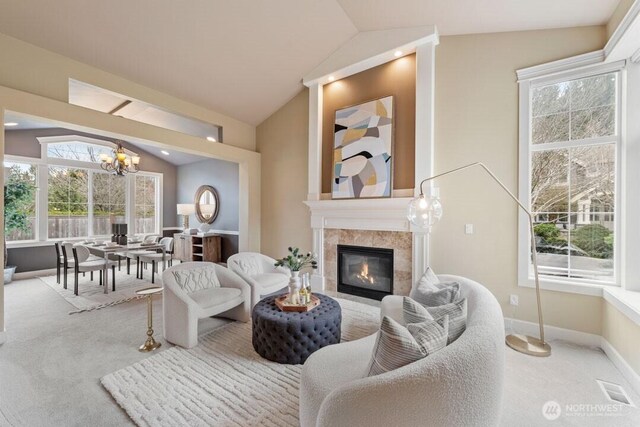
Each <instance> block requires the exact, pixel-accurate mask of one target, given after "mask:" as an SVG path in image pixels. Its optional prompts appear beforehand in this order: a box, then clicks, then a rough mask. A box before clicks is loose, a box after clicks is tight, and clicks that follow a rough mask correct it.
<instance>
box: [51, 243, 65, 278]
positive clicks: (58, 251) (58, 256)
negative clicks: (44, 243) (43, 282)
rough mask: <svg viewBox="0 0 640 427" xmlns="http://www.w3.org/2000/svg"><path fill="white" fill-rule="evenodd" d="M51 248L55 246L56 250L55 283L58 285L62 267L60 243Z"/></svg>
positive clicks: (62, 259)
mask: <svg viewBox="0 0 640 427" xmlns="http://www.w3.org/2000/svg"><path fill="white" fill-rule="evenodd" d="M53 246H55V248H56V283H57V284H60V279H61V277H62V267H63V266H64V257H63V256H62V249H61V248H60V243H59V242H55V243H54V244H53Z"/></svg>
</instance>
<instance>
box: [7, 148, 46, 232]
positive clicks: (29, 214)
mask: <svg viewBox="0 0 640 427" xmlns="http://www.w3.org/2000/svg"><path fill="white" fill-rule="evenodd" d="M4 167H5V171H6V175H5V176H6V183H5V186H6V189H5V206H6V209H5V230H6V231H7V232H6V234H5V238H6V239H7V241H8V242H20V241H30V240H36V238H37V233H38V225H37V222H36V209H37V200H38V197H37V174H38V169H37V168H36V166H34V165H32V164H29V163H24V162H11V161H8V162H4ZM6 199H11V200H10V203H7V200H6Z"/></svg>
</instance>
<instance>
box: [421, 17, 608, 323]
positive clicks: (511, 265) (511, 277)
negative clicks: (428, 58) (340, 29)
mask: <svg viewBox="0 0 640 427" xmlns="http://www.w3.org/2000/svg"><path fill="white" fill-rule="evenodd" d="M605 36H606V35H605V28H604V27H583V28H573V29H560V30H546V31H528V32H517V33H500V34H484V35H471V36H454V37H442V38H441V43H440V46H438V47H437V49H436V109H435V119H436V122H435V123H436V128H435V140H436V148H435V156H436V158H435V165H436V173H437V172H440V171H445V170H448V169H451V168H454V167H457V166H460V165H464V164H466V163H471V162H476V161H482V162H484V163H486V164H487V166H488V167H489V168H490V169H492V170H493V171H494V172H495V173H496V175H497V176H498V177H499V178H500V179H502V180H503V181H504V182H505V184H506V185H507V186H508V187H509V188H511V189H513V190H514V191H516V190H517V188H518V84H517V82H516V75H515V70H517V69H519V68H523V67H528V66H532V65H536V64H541V63H544V62H548V61H553V60H557V59H561V58H565V57H568V56H572V55H577V54H581V53H586V52H590V51H593V50H597V49H601V48H602V47H603V46H604V44H605V41H606V39H605ZM436 185H437V186H439V187H440V191H441V197H442V203H443V206H444V210H445V212H444V215H443V217H442V220H441V221H440V223H439V224H438V225H437V226H436V227H434V232H433V236H432V241H431V248H432V250H431V264H432V266H433V267H434V269H435V271H437V272H446V273H455V274H461V275H463V276H467V277H471V278H473V279H476V280H477V281H479V282H480V283H482V284H484V285H485V286H487V288H489V289H490V290H491V291H492V292H493V293H494V295H495V296H496V297H497V298H498V301H499V302H500V304H501V305H502V308H503V311H504V314H505V316H506V317H513V318H516V319H521V320H527V321H536V320H537V318H536V304H535V293H534V291H533V290H532V289H528V288H522V287H518V286H517V277H518V276H517V252H518V246H517V243H518V242H517V220H518V211H517V207H516V206H515V205H514V203H513V201H512V200H510V199H509V198H508V197H507V196H506V195H505V194H503V193H502V192H501V191H500V190H499V188H498V187H497V186H496V185H495V183H493V182H492V181H491V180H490V178H488V176H486V175H484V174H483V173H482V171H481V170H471V171H467V172H464V173H462V174H460V175H457V176H450V177H446V178H443V179H441V180H439V181H438V183H437V184H436ZM467 223H470V224H474V226H475V233H474V234H473V235H466V234H464V225H465V224H467ZM510 294H516V295H518V296H519V299H520V305H519V307H518V308H517V309H515V310H514V309H513V307H512V306H510V305H509V304H508V301H509V295H510ZM542 303H543V308H544V316H545V323H547V324H550V325H554V326H559V327H563V328H569V329H575V330H578V331H583V332H589V333H594V334H600V333H601V325H602V307H601V298H599V297H591V296H583V295H576V294H569V293H561V292H550V291H545V292H543V293H542Z"/></svg>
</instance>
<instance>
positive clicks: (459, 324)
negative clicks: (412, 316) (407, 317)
mask: <svg viewBox="0 0 640 427" xmlns="http://www.w3.org/2000/svg"><path fill="white" fill-rule="evenodd" d="M427 311H428V312H429V314H431V316H432V317H433V319H434V320H435V321H436V322H438V323H439V324H440V325H442V326H443V327H444V326H445V325H447V324H448V330H449V339H448V341H447V345H449V344H451V343H452V342H454V341H455V340H457V339H458V338H459V337H460V335H462V333H463V332H464V331H465V329H467V299H466V298H462V299H460V300H458V301H456V302H453V303H451V304H445V305H441V306H439V307H427Z"/></svg>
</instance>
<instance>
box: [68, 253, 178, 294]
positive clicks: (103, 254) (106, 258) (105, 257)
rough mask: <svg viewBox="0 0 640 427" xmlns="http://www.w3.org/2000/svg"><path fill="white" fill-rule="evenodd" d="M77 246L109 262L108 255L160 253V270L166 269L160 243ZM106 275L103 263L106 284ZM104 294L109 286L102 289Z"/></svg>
mask: <svg viewBox="0 0 640 427" xmlns="http://www.w3.org/2000/svg"><path fill="white" fill-rule="evenodd" d="M77 245H82V246H84V247H86V248H87V249H89V252H90V253H91V254H92V255H94V256H97V257H100V258H104V259H105V260H107V261H109V255H111V254H114V253H116V252H133V251H142V250H145V251H158V250H161V251H162V269H163V270H164V269H166V268H167V261H166V249H165V246H164V245H161V244H160V243H142V242H130V243H127V244H126V245H107V244H106V243H104V242H102V243H95V242H91V243H77ZM108 274H109V269H108V268H107V263H105V282H104V283H108ZM104 293H105V294H108V293H109V286H105V287H104Z"/></svg>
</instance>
